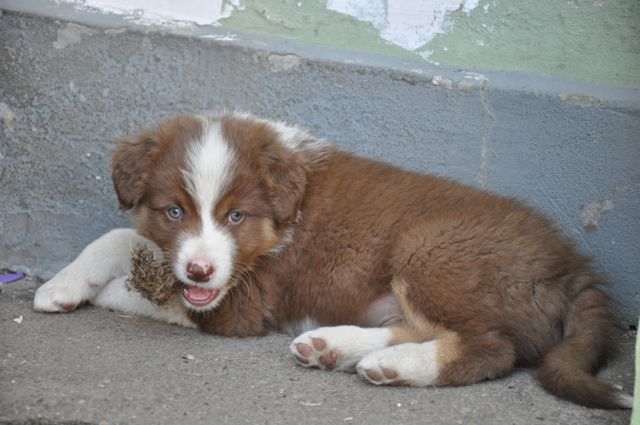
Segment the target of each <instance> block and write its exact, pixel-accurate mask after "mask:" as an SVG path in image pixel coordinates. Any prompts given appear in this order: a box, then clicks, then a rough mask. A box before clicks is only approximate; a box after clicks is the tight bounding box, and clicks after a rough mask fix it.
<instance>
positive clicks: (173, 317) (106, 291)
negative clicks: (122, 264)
mask: <svg viewBox="0 0 640 425" xmlns="http://www.w3.org/2000/svg"><path fill="white" fill-rule="evenodd" d="M126 279H127V277H126V276H122V277H118V278H115V279H113V280H112V281H111V282H109V283H108V284H107V285H105V287H104V288H103V289H102V291H100V293H98V295H97V296H96V297H95V299H92V300H91V303H92V304H94V305H97V306H100V307H106V308H112V309H114V310H119V311H123V312H126V313H132V314H135V315H138V316H146V317H150V318H152V319H156V320H160V321H163V322H168V323H173V324H177V325H181V326H187V327H190V328H195V327H196V325H195V324H194V323H193V322H192V321H191V320H190V319H189V317H188V316H187V314H186V310H185V309H184V307H182V306H181V302H180V300H179V298H178V295H176V296H175V297H173V298H172V299H170V300H169V302H168V303H166V304H163V305H161V306H159V305H157V304H154V303H152V302H151V301H149V300H147V299H146V298H143V297H142V296H141V295H140V294H139V293H138V292H136V291H134V290H129V289H128V288H127V285H126Z"/></svg>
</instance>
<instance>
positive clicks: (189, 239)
mask: <svg viewBox="0 0 640 425" xmlns="http://www.w3.org/2000/svg"><path fill="white" fill-rule="evenodd" d="M323 149H324V144H323V143H322V142H321V141H318V140H315V139H313V138H311V137H310V136H309V135H308V134H307V133H305V132H304V131H302V130H299V129H296V128H293V127H289V126H286V125H284V124H282V123H275V122H270V121H265V120H258V119H255V118H252V117H250V116H244V115H241V116H238V115H223V116H218V117H200V116H195V117H189V116H180V117H176V118H171V119H165V120H163V121H161V122H160V123H159V124H158V126H157V127H156V128H154V129H151V130H148V131H145V132H143V133H141V134H139V135H137V136H135V137H133V138H130V139H125V140H121V141H119V142H118V145H117V147H116V149H115V151H114V153H113V162H112V176H113V183H114V186H115V190H116V194H117V196H118V200H119V201H120V205H121V208H122V209H125V210H132V213H133V216H134V221H135V224H136V227H137V229H138V231H139V232H140V233H141V234H142V235H143V236H145V237H147V238H149V239H151V240H152V241H154V242H155V243H156V244H158V245H159V246H160V248H161V249H162V251H163V253H164V255H165V259H166V260H167V261H169V262H170V263H171V264H172V266H173V271H174V274H175V275H176V277H177V278H178V279H179V280H180V281H181V282H182V283H183V284H184V285H183V288H182V298H183V300H184V304H185V306H187V307H188V308H190V309H193V310H196V311H206V310H209V309H212V308H214V307H216V306H217V305H218V304H219V303H220V300H222V298H223V297H224V296H225V294H226V293H227V292H228V291H229V289H231V288H232V287H233V286H234V285H236V284H237V283H238V281H239V279H241V278H243V275H245V274H246V273H247V272H250V270H251V267H252V265H253V264H254V263H255V261H256V260H257V259H258V258H259V257H261V256H264V255H269V254H272V253H274V252H277V251H278V250H279V249H281V248H282V247H284V246H285V245H286V244H287V243H288V242H289V239H290V237H291V232H292V228H293V225H294V224H295V221H296V220H297V217H298V211H299V208H300V205H301V202H302V199H303V196H304V192H305V186H306V181H307V173H308V171H309V168H308V167H309V164H311V162H313V157H316V158H317V157H318V156H320V155H321V154H322V151H323Z"/></svg>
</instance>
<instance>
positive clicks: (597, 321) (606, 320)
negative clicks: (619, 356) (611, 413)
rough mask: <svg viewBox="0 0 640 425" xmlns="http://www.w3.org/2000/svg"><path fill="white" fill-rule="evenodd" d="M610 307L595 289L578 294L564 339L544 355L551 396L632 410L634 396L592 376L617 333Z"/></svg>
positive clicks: (543, 373) (543, 378) (543, 375)
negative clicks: (615, 332)
mask: <svg viewBox="0 0 640 425" xmlns="http://www.w3.org/2000/svg"><path fill="white" fill-rule="evenodd" d="M608 304H609V299H608V297H607V296H606V295H605V294H604V293H602V292H600V291H599V290H598V289H595V288H593V287H591V286H589V287H587V288H584V289H583V290H582V291H580V292H579V293H578V295H577V296H576V298H575V299H574V301H573V303H572V305H571V307H570V309H569V311H568V313H567V316H566V318H565V324H564V338H563V339H562V340H561V341H560V342H558V343H557V344H556V345H555V346H554V347H552V348H551V350H550V351H549V352H548V353H547V354H546V355H545V356H544V358H543V360H542V365H541V366H540V368H539V369H538V379H539V380H540V382H541V383H542V386H543V387H544V388H546V389H547V390H548V391H550V392H551V393H553V394H555V395H557V396H558V397H561V398H564V399H567V400H571V401H573V402H575V403H578V404H581V405H583V406H587V407H599V408H605V409H620V408H626V409H629V408H631V407H632V405H633V397H631V396H630V395H627V394H625V393H623V392H622V391H620V390H617V389H616V388H615V387H613V386H611V385H609V384H605V383H603V382H600V381H598V380H597V379H596V378H595V377H594V376H593V375H592V373H593V372H595V370H596V369H597V367H598V365H599V363H600V362H601V361H602V360H604V356H605V353H606V352H607V349H608V348H609V347H610V341H611V336H612V334H613V330H614V329H613V321H612V319H611V317H610V315H609V309H608Z"/></svg>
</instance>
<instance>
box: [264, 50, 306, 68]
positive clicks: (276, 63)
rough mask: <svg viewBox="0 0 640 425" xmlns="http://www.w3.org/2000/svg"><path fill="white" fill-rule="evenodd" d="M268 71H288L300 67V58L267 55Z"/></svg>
mask: <svg viewBox="0 0 640 425" xmlns="http://www.w3.org/2000/svg"><path fill="white" fill-rule="evenodd" d="M267 61H269V69H270V70H271V72H281V71H289V70H291V69H294V68H297V67H298V66H300V58H299V57H298V56H296V55H275V54H272V55H269V56H268V57H267Z"/></svg>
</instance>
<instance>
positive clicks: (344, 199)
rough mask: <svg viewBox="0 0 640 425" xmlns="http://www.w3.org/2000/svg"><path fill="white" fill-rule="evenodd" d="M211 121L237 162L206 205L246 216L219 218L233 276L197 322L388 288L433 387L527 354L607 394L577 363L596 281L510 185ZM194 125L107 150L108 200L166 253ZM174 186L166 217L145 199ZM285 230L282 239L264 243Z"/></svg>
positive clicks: (191, 218)
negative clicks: (294, 144)
mask: <svg viewBox="0 0 640 425" xmlns="http://www.w3.org/2000/svg"><path fill="white" fill-rule="evenodd" d="M222 122H223V131H224V134H225V136H226V138H227V139H228V140H229V143H230V144H231V145H232V146H233V147H234V149H235V151H236V152H237V153H238V158H239V160H238V175H237V177H236V178H235V180H234V182H233V184H232V187H231V189H230V190H229V191H228V193H226V194H225V195H224V197H223V200H222V201H221V202H220V203H219V204H218V206H217V207H216V210H215V212H214V215H215V216H216V217H217V218H218V219H224V214H225V213H226V212H227V211H229V209H230V208H232V207H237V206H238V205H241V206H242V208H243V209H245V210H247V211H250V212H251V214H250V215H249V216H248V217H247V218H246V219H245V222H244V223H243V225H242V226H237V228H234V230H233V232H234V237H235V238H236V240H237V241H238V246H239V247H240V248H239V253H238V257H237V260H236V261H237V269H238V270H239V271H238V273H237V274H236V275H235V277H234V279H235V288H234V289H233V290H232V291H231V292H230V293H229V295H227V296H226V297H225V298H224V299H223V300H222V301H221V304H220V305H219V306H218V307H217V308H216V309H215V310H213V311H207V312H205V313H196V312H190V316H191V318H192V319H193V320H194V321H195V322H196V323H198V325H199V326H200V328H201V329H202V330H203V331H205V332H210V333H216V334H222V335H236V336H249V335H264V334H265V333H267V332H268V331H269V330H271V329H282V328H284V327H285V326H286V325H287V324H290V323H296V322H299V321H301V320H303V319H305V318H307V317H310V318H312V319H314V320H315V321H317V322H318V323H319V324H321V325H340V324H355V325H372V324H371V323H368V322H366V323H365V321H364V319H363V318H364V317H367V312H368V309H369V308H370V307H371V306H372V305H373V303H375V302H376V301H377V300H379V299H381V298H382V297H384V296H385V295H388V294H390V293H393V294H394V296H395V298H396V302H397V304H398V306H399V307H400V310H401V312H402V315H403V317H404V324H401V325H398V326H397V327H396V328H394V332H393V335H394V337H393V339H392V344H395V343H401V342H407V341H425V340H429V339H434V338H435V339H438V340H439V341H441V347H442V349H441V352H440V354H439V358H438V363H439V364H441V365H442V368H441V372H440V374H439V377H438V380H437V385H463V384H469V383H472V382H477V381H480V380H483V379H491V378H496V377H500V376H503V375H505V374H507V373H509V372H510V371H511V370H512V369H513V368H514V366H515V365H516V364H536V363H538V362H540V361H542V367H541V368H540V372H539V377H540V380H541V382H542V383H543V385H544V386H545V387H546V388H547V389H549V390H550V391H551V392H553V393H555V394H557V395H559V396H561V397H564V398H567V399H570V400H573V401H576V402H578V403H581V404H584V405H588V406H601V407H616V406H617V404H616V402H615V400H614V396H613V394H614V390H613V389H612V387H610V386H607V385H605V384H602V383H599V382H597V381H596V380H595V378H593V377H592V376H591V375H590V373H591V372H592V371H593V370H594V369H595V367H596V366H597V364H598V362H599V361H600V360H601V359H602V358H603V355H604V352H605V349H606V348H607V345H608V335H610V334H611V331H612V322H611V319H610V317H609V314H608V310H607V304H608V300H607V298H606V296H605V295H604V294H603V292H601V291H600V290H599V289H597V285H599V284H601V283H603V282H602V280H601V279H598V278H597V277H595V276H594V275H593V274H592V273H591V271H590V270H589V267H588V264H587V262H586V261H585V259H584V258H583V257H582V256H580V255H579V254H578V253H577V252H576V251H575V250H574V249H573V248H572V246H571V244H570V243H569V242H568V240H567V239H566V238H565V237H564V236H563V235H562V234H561V233H560V232H558V231H557V230H555V229H554V228H553V227H552V226H551V225H550V223H549V222H548V220H547V219H545V218H543V217H541V216H540V215H539V214H537V213H535V212H533V211H532V210H531V209H529V208H527V207H525V206H523V205H522V204H520V203H519V202H517V201H514V200H511V199H505V198H501V197H498V196H495V195H493V194H490V193H487V192H483V191H478V190H476V189H473V188H469V187H466V186H463V185H460V184H457V183H454V182H451V181H447V180H443V179H439V178H435V177H431V176H425V175H420V174H416V173H412V172H408V171H403V170H400V169H398V168H395V167H392V166H390V165H387V164H384V163H380V162H376V161H372V160H368V159H363V158H359V157H356V156H353V155H350V154H347V153H344V152H340V151H338V150H332V149H330V150H328V151H327V152H324V153H323V155H322V159H321V160H319V158H313V154H312V153H308V152H306V153H305V152H292V151H290V150H287V149H286V148H284V147H283V146H282V145H281V144H279V143H278V142H277V137H278V136H277V134H276V133H275V132H274V131H272V130H271V129H269V128H268V127H267V126H266V125H265V124H264V123H258V122H255V121H252V120H250V119H238V118H234V117H230V116H228V117H224V118H223V120H222ZM200 131H201V130H200V128H199V126H198V125H196V124H195V123H194V120H193V119H190V118H186V117H180V118H176V119H174V120H169V121H164V122H163V123H161V125H160V127H159V129H157V130H155V131H152V132H148V133H144V134H143V135H142V136H140V137H139V138H138V139H137V140H135V141H122V142H120V145H119V147H118V149H117V150H116V152H115V154H114V160H113V179H114V184H115V186H116V191H117V193H118V197H119V199H120V202H121V204H122V206H123V208H133V209H134V216H136V223H137V225H138V228H139V230H140V232H141V233H142V234H143V235H145V236H147V237H149V238H150V239H152V240H154V241H155V242H156V243H158V245H160V247H162V248H163V250H164V251H165V253H166V254H167V258H168V259H169V260H170V259H171V253H172V252H173V250H174V248H175V246H174V243H175V239H176V238H175V235H176V233H177V232H178V231H179V230H180V231H182V230H184V228H195V227H197V226H198V220H197V214H195V212H194V207H193V201H192V200H190V199H189V196H188V194H187V192H186V190H185V188H184V182H182V181H181V177H180V175H179V173H178V172H177V170H179V169H180V167H181V165H182V164H181V161H183V159H184V146H185V145H186V144H188V143H189V140H191V139H192V138H194V137H195V136H197V135H198V134H199V132H200ZM165 198H166V199H165ZM169 198H170V199H169ZM176 200H177V201H178V202H179V203H180V205H181V206H182V207H183V209H184V210H185V221H184V223H183V224H181V226H182V227H181V228H180V229H178V228H177V227H176V226H178V225H177V224H176V223H170V222H167V220H166V219H165V218H164V217H163V215H162V214H157V213H154V211H155V210H156V209H158V208H160V207H163V206H164V205H166V204H167V203H170V202H175V201H176ZM300 217H301V219H300ZM299 219H300V220H299ZM291 230H293V232H294V241H293V242H291V243H289V244H288V245H287V246H286V248H284V249H282V250H281V252H280V253H279V254H277V255H273V254H268V253H269V252H270V251H271V250H272V249H273V248H274V247H275V246H277V245H278V244H280V243H283V244H284V243H286V240H285V236H286V234H287V232H288V231H291ZM389 373H392V372H391V371H390V372H389Z"/></svg>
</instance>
